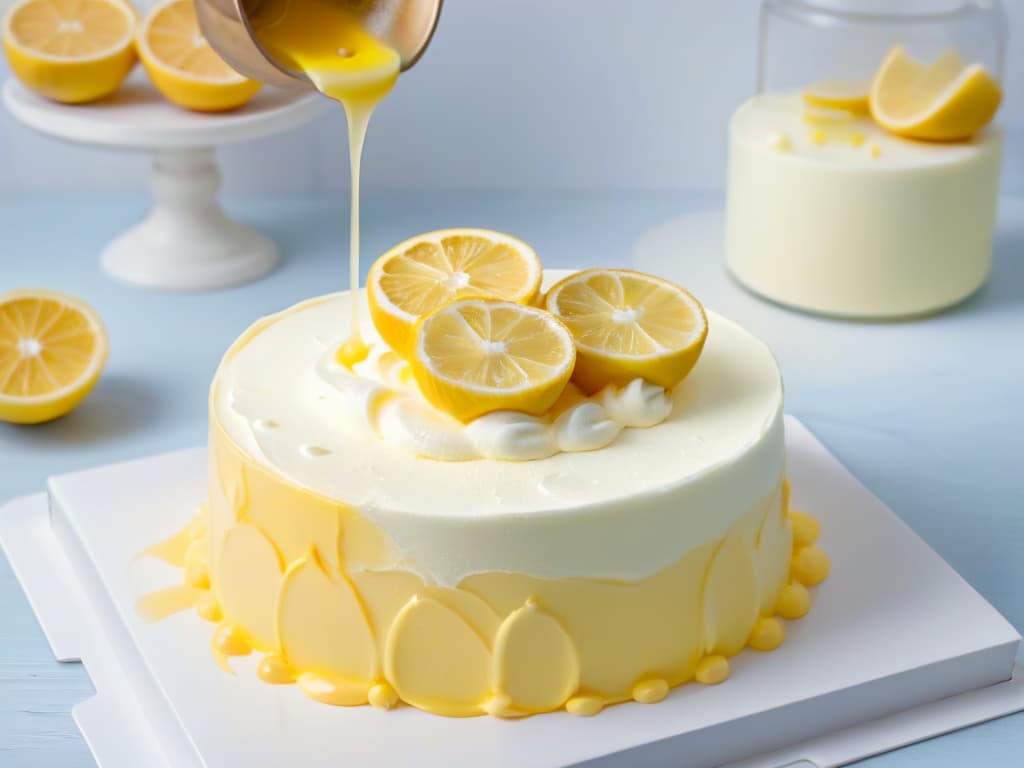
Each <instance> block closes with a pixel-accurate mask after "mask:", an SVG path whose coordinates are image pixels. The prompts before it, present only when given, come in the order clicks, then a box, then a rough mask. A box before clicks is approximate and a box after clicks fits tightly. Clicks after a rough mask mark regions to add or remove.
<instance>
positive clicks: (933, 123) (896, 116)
mask: <svg viewBox="0 0 1024 768" xmlns="http://www.w3.org/2000/svg"><path fill="white" fill-rule="evenodd" d="M1002 98H1003V93H1002V90H1001V89H1000V88H999V85H998V84H997V83H996V81H995V80H994V79H993V78H992V76H991V75H990V74H989V73H988V71H986V69H985V68H984V67H983V66H982V65H981V64H965V63H964V61H963V59H961V58H960V54H958V53H957V52H956V51H955V50H948V51H946V52H945V53H943V54H942V55H941V56H939V57H938V58H937V59H936V60H935V61H934V62H932V63H931V64H925V63H924V62H921V61H918V60H917V59H914V58H912V57H911V56H909V55H908V54H907V52H906V50H904V48H903V47H902V46H896V47H895V48H893V49H892V50H891V51H890V52H889V54H888V55H887V56H886V57H885V60H884V61H883V62H882V65H881V67H879V69H878V73H877V74H876V75H875V79H874V81H873V82H872V84H871V115H872V116H873V117H874V118H875V121H876V122H877V123H878V124H879V125H881V126H882V127H883V128H885V129H886V130H887V131H889V132H890V133H894V134H896V135H897V136H904V137H906V138H910V139H924V140H928V141H957V140H961V139H966V138H969V137H970V136H971V135H972V134H974V133H975V132H977V131H979V130H980V129H981V128H983V127H985V126H986V125H987V124H988V123H989V122H990V121H991V120H992V118H993V117H995V114H996V110H998V109H999V104H1000V102H1001V101H1002Z"/></svg>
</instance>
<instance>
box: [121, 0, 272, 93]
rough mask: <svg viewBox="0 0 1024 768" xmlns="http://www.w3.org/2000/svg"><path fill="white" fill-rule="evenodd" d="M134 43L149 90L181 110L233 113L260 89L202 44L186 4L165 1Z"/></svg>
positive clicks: (189, 5) (188, 2)
mask: <svg viewBox="0 0 1024 768" xmlns="http://www.w3.org/2000/svg"><path fill="white" fill-rule="evenodd" d="M135 43H136V47H137V48H138V51H139V58H140V59H142V63H143V65H145V67H146V72H147V73H148V74H149V79H150V80H152V81H153V85H155V86H156V88H157V90H158V91H160V93H162V94H163V95H164V96H165V97H166V98H167V99H169V100H170V101H173V102H174V103H175V104H178V105H179V106H182V107H186V108H187V109H194V110H198V111H200V112H220V111H223V110H227V109H234V108H236V107H240V106H241V105H242V104H245V102H247V101H248V100H249V99H251V98H252V97H253V95H254V94H255V93H256V91H258V90H259V89H260V83H258V82H257V81H255V80H250V79H248V78H247V77H243V76H242V75H240V74H238V73H237V72H235V70H233V69H232V68H231V67H229V66H228V65H227V63H225V61H224V60H223V59H222V58H220V56H218V55H217V53H216V52H215V51H214V50H213V48H211V47H210V44H209V43H208V42H206V39H205V38H204V37H203V35H202V32H201V31H200V29H199V21H198V19H197V18H196V9H195V6H194V5H193V2H192V0H165V2H162V3H158V4H157V5H155V6H153V7H152V8H150V9H149V11H148V12H147V13H146V15H145V16H144V17H143V19H142V22H141V24H140V25H139V31H138V34H137V35H136V40H135Z"/></svg>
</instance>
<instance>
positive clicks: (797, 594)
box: [778, 581, 811, 620]
mask: <svg viewBox="0 0 1024 768" xmlns="http://www.w3.org/2000/svg"><path fill="white" fill-rule="evenodd" d="M809 610H811V593H810V592H808V591H807V587H805V586H804V585H803V584H800V583H799V582H796V581H794V582H793V583H792V584H787V585H786V586H785V587H784V588H783V590H782V592H781V593H780V594H779V604H778V611H779V616H781V617H782V618H784V619H790V620H793V619H802V618H803V617H804V616H806V615H807V612H808V611H809Z"/></svg>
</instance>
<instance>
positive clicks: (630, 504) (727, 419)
mask: <svg viewBox="0 0 1024 768" xmlns="http://www.w3.org/2000/svg"><path fill="white" fill-rule="evenodd" d="M558 276H559V275H558V273H554V274H550V273H549V275H548V277H549V282H550V279H556V278H557V277H558ZM349 302H350V295H349V294H347V293H344V294H336V295H332V296H327V297H322V298H320V299H314V300H311V301H309V302H306V303H304V304H300V305H298V306H296V307H293V308H291V309H289V310H286V311H285V312H283V313H281V314H280V315H277V316H274V317H271V318H267V319H265V320H263V321H260V322H259V323H257V324H256V325H255V326H253V328H252V329H250V331H249V332H248V333H246V334H245V335H243V337H242V338H241V339H239V341H238V342H236V344H235V345H234V346H233V347H232V349H231V350H230V351H229V352H228V354H227V355H226V357H225V359H224V362H223V363H222V365H221V368H220V370H219V371H218V373H217V376H216V378H215V381H214V386H213V391H212V397H211V407H212V414H211V418H212V419H213V420H214V421H215V422H216V423H218V424H219V425H220V426H221V427H222V428H223V429H224V430H225V431H226V433H227V435H228V436H229V437H230V438H231V439H232V440H233V441H235V442H236V443H237V444H238V445H239V446H240V447H241V448H242V449H243V450H245V451H246V452H247V453H249V454H251V455H252V456H253V457H254V459H255V460H256V461H257V462H259V463H261V464H263V465H265V466H266V467H267V468H269V469H270V470H271V471H274V472H276V473H279V474H281V475H283V476H284V477H286V478H287V479H289V480H290V481H291V482H293V483H295V484H296V485H298V486H300V487H304V488H308V489H309V490H312V491H315V492H316V493H318V494H320V495H322V496H326V497H328V498H334V499H337V500H338V501H339V503H345V504H348V505H351V506H353V507H356V508H358V509H359V511H360V512H361V513H362V514H363V515H365V516H366V517H367V518H368V519H370V520H371V521H372V522H374V523H375V524H377V525H378V526H379V527H380V528H382V529H383V530H384V531H386V532H387V533H388V534H389V535H390V537H391V539H392V540H393V542H394V545H395V546H396V547H397V548H398V550H400V551H401V553H402V555H403V558H402V562H403V567H406V568H408V569H410V570H413V571H415V572H417V573H418V574H420V575H421V576H422V577H424V578H425V579H427V580H428V581H430V582H434V583H439V584H443V585H448V586H454V585H457V584H458V583H459V582H460V581H461V580H462V579H463V578H465V577H466V576H468V575H471V574H474V573H483V572H494V571H509V572H517V573H527V574H531V575H534V576H538V577H544V578H567V577H592V578H609V579H621V580H628V581H632V580H636V579H640V578H644V577H646V576H649V575H651V574H653V573H655V572H657V571H658V570H660V569H661V568H663V567H665V566H667V565H669V564H671V563H673V562H675V561H676V560H678V559H679V558H680V557H681V556H682V555H683V554H685V553H686V552H689V551H691V550H692V549H694V548H695V547H698V546H700V545H701V544H703V543H705V542H707V541H710V540H712V539H715V538H718V537H720V536H722V535H723V534H724V533H725V532H726V531H728V530H729V529H730V528H731V526H733V525H734V524H735V523H736V522H737V521H738V520H739V519H740V518H741V517H742V516H743V515H744V514H746V513H748V512H750V511H751V510H752V509H753V508H754V507H757V506H760V505H763V504H764V503H765V502H766V500H768V499H770V498H772V495H773V494H777V493H778V490H779V487H780V483H781V479H782V475H783V471H784V463H785V462H784V446H783V426H782V382H781V378H780V376H779V370H778V366H777V365H776V363H775V360H774V358H773V357H772V355H771V352H770V351H769V350H768V349H767V347H765V346H764V344H762V343H761V342H760V341H758V340H757V339H755V338H754V337H753V336H751V335H750V334H748V333H746V332H745V331H743V330H742V329H741V328H739V327H738V326H737V325H735V324H734V323H732V322H730V321H728V320H726V319H724V318H722V317H720V316H718V315H716V314H714V313H713V312H709V313H708V320H709V335H708V341H707V344H706V346H705V349H704V353H703V354H702V356H701V359H700V361H699V362H698V364H697V366H696V367H695V368H694V370H693V371H692V373H691V374H690V375H689V376H688V377H687V378H686V380H685V381H683V382H682V384H680V385H679V386H678V387H676V388H675V390H674V391H673V392H671V393H670V394H666V393H665V392H664V390H661V389H660V388H657V387H653V386H651V385H649V384H646V383H645V382H643V381H634V382H632V383H631V384H630V385H628V386H627V387H624V388H623V389H621V390H605V391H604V392H602V393H599V394H598V395H597V396H594V397H592V398H589V399H584V400H583V401H582V402H575V403H571V404H569V405H568V407H566V408H565V410H564V411H563V412H562V413H561V415H559V416H558V417H557V418H554V419H536V418H534V417H530V416H524V415H523V414H518V413H508V412H504V413H493V414H489V415H488V416H485V417H482V418H481V419H477V420H476V421H475V422H472V423H471V424H469V425H466V426H464V425H462V424H460V423H458V422H454V421H452V420H450V419H449V417H447V416H445V415H444V414H440V413H438V412H437V411H435V410H434V409H432V408H430V407H428V406H425V403H424V401H422V399H420V398H419V397H418V395H416V393H415V392H414V391H411V390H410V386H409V385H408V384H406V383H404V381H407V377H406V376H405V375H404V374H402V372H401V364H400V363H397V361H395V360H393V359H391V360H389V359H386V358H385V355H384V354H383V353H382V352H380V351H378V352H377V353H375V356H374V357H371V359H369V360H368V361H367V362H366V363H365V364H363V365H364V366H367V367H365V368H364V367H360V366H357V368H356V374H359V375H356V376H353V375H352V374H351V373H349V372H347V371H345V370H344V369H343V368H341V367H340V366H338V367H335V366H334V364H333V363H332V362H331V360H332V359H333V353H332V351H333V346H334V344H336V340H337V339H339V338H342V337H343V336H344V335H345V334H346V333H347V331H348V318H349V311H350V304H349ZM364 316H365V315H364ZM366 319H367V323H366V325H365V326H364V327H369V328H370V329H372V326H370V323H369V322H368V320H369V318H368V317H366ZM368 336H369V338H368V341H369V342H370V343H371V344H374V345H379V339H377V338H376V336H375V335H373V334H372V330H371V332H370V334H368ZM342 376H345V377H348V378H346V379H344V381H342V379H341V378H340V377H342ZM598 446H603V447H598ZM430 456H432V457H434V458H433V459H432V458H427V457H430ZM473 456H477V457H479V456H485V457H495V456H505V457H508V458H517V459H532V460H528V461H503V460H497V459H495V458H477V459H476V460H472V461H438V460H436V459H438V458H444V459H460V458H461V459H465V458H470V457H473ZM534 456H546V458H532V457H534Z"/></svg>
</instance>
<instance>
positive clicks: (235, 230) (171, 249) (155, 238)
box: [3, 74, 324, 291]
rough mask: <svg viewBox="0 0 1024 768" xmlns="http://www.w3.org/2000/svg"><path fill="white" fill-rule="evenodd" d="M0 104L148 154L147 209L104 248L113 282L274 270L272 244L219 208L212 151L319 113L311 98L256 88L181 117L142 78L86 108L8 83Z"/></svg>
mask: <svg viewBox="0 0 1024 768" xmlns="http://www.w3.org/2000/svg"><path fill="white" fill-rule="evenodd" d="M3 100H4V104H5V105H6V107H7V109H8V111H9V112H10V113H11V114H12V115H14V116H15V117H16V118H18V119H19V120H20V121H21V122H23V123H24V124H25V125H28V126H30V127H31V128H34V129H36V130H37V131H39V132H41V133H44V134H47V135H49V136H53V137H56V138H59V139H64V140H66V141H71V142H76V143H81V144H92V145H94V146H103V147H109V148H114V149H128V150H142V151H147V152H149V153H150V154H151V155H152V175H151V187H152V192H153V207H152V209H151V210H150V212H149V214H148V215H147V216H146V218H145V219H143V221H142V222H141V223H139V224H137V225H136V226H134V227H132V228H131V229H129V230H128V231H127V232H124V233H123V234H121V235H119V236H118V237H117V238H115V239H114V240H113V241H112V242H111V243H110V244H109V245H107V247H106V248H105V249H104V251H103V255H102V261H103V267H104V269H106V271H107V272H108V273H109V274H110V275H111V276H113V277H115V278H117V279H118V280H123V281H125V282H128V283H134V284H137V285H142V286H145V287H147V288H157V289H164V290H177V291H206V290H214V289H217V288H224V287H227V286H231V285H238V284H240V283H245V282H249V281H250V280H254V279H256V278H258V277H261V276H262V275H264V274H266V273H267V272H269V271H270V270H271V269H273V268H274V266H275V265H276V264H277V261H278V258H279V256H278V250H277V246H276V245H275V244H274V243H273V242H272V241H271V240H270V239H269V238H267V237H265V236H264V235H262V234H260V233H258V232H255V231H253V230H251V229H248V228H247V227H244V226H242V225H241V224H239V223H237V222H235V221H232V220H231V219H229V218H228V217H227V215H226V214H225V213H224V210H223V209H222V208H221V206H220V203H219V202H218V199H217V193H218V190H219V188H220V172H219V170H218V169H217V165H216V162H215V160H214V148H216V147H218V146H223V145H226V144H233V143H238V142H242V141H249V140H252V139H258V138H263V137H265V136H270V135H273V134H276V133H282V132H284V131H287V130H290V129H292V128H295V127H297V126H299V125H302V124H304V123H307V122H309V121H310V120H312V119H313V118H315V117H316V116H317V115H319V114H321V112H322V110H323V107H324V105H323V100H322V99H320V98H319V97H318V96H317V95H315V94H306V93H297V92H290V91H282V90H279V89H274V88H263V89H262V90H261V91H260V92H259V93H258V94H257V95H256V96H255V98H253V100H252V101H250V102H249V103H248V104H246V105H245V106H244V107H242V108H241V109H239V110H236V111H233V112H226V113H220V114H203V113H198V112H189V111H188V110H184V109H181V108H179V107H176V106H175V105H173V104H171V103H170V102H168V101H166V100H165V99H164V98H163V97H162V96H161V95H160V94H159V93H157V91H156V90H155V89H154V88H153V87H152V86H151V85H150V84H149V83H148V82H147V81H145V79H144V78H143V77H142V76H141V74H140V75H136V76H134V77H132V78H129V80H128V81H127V82H126V83H125V84H124V85H123V86H122V87H121V88H120V90H119V91H118V92H117V93H116V94H115V95H114V96H113V97H111V98H109V99H104V100H102V101H99V102H95V103H93V104H85V105H74V106H71V105H65V104H57V103H55V102H52V101H48V100H47V99H44V98H42V97H41V96H37V95H36V94H34V93H32V92H30V91H28V90H27V89H26V88H24V87H23V86H22V85H21V84H20V83H19V82H17V81H16V80H14V79H13V78H11V79H8V80H7V82H6V83H5V84H4V88H3Z"/></svg>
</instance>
